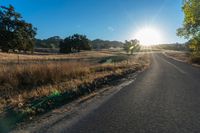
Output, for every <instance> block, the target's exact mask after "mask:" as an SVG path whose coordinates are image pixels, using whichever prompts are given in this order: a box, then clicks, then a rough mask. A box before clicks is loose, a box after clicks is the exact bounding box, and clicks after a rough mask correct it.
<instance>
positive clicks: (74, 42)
mask: <svg viewBox="0 0 200 133" xmlns="http://www.w3.org/2000/svg"><path fill="white" fill-rule="evenodd" d="M89 42H90V41H89V39H88V38H87V37H86V36H85V35H79V34H74V35H72V36H69V37H67V38H65V39H64V41H61V42H60V52H61V53H72V52H80V50H91V46H90V45H89Z"/></svg>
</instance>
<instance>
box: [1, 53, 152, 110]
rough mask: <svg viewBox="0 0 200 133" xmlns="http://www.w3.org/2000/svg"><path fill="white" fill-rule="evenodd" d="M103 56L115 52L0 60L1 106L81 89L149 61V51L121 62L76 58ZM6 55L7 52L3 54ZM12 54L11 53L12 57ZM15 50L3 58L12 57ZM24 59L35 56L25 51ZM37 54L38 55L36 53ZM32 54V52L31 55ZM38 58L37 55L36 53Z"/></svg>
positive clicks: (137, 68)
mask: <svg viewBox="0 0 200 133" xmlns="http://www.w3.org/2000/svg"><path fill="white" fill-rule="evenodd" d="M91 54H92V55H94V56H93V57H95V59H97V58H98V59H99V58H100V59H101V58H104V57H108V56H111V55H112V56H113V55H114V54H116V53H112V52H110V53H109V52H105V51H104V52H99V53H97V52H95V53H94V52H92V53H90V52H88V53H87V52H83V53H80V54H73V55H65V56H64V55H55V57H54V55H44V57H40V58H41V60H43V58H45V59H46V58H47V59H50V58H58V59H60V58H75V59H74V60H73V62H64V61H60V62H51V61H50V62H45V63H44V62H43V63H25V64H1V65H0V68H1V69H0V91H1V93H0V110H1V111H3V110H4V109H5V108H8V107H9V108H10V107H12V108H13V107H14V108H21V107H23V106H26V104H27V103H28V102H30V101H31V100H35V99H39V98H42V97H46V96H49V95H51V94H52V93H55V92H59V93H65V92H66V91H69V90H74V91H79V90H78V89H79V86H81V85H87V84H90V83H92V82H94V81H95V80H96V79H104V78H105V77H107V76H109V75H113V74H119V75H120V74H123V72H124V71H128V70H134V71H137V70H141V69H142V68H144V67H146V65H147V64H148V63H149V60H148V55H146V54H140V55H137V56H130V57H127V60H129V61H127V60H124V61H120V62H118V63H105V64H100V63H94V62H89V61H79V60H78V61H77V59H80V58H85V59H89V58H91ZM3 55H6V54H3ZM10 56H11V57H10ZM13 56H16V55H13V54H11V55H10V54H9V55H7V56H6V57H5V58H4V59H6V58H9V59H12V60H15V59H14V58H13ZM20 56H24V57H23V58H24V59H26V60H27V59H28V60H33V58H31V59H30V58H29V56H26V55H20ZM37 56H38V55H37ZM31 57H32V56H31ZM33 57H34V58H35V55H34V56H33Z"/></svg>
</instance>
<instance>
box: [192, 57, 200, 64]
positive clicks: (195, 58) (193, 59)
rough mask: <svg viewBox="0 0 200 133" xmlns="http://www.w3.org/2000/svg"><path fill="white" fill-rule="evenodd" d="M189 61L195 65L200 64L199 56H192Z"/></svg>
mask: <svg viewBox="0 0 200 133" xmlns="http://www.w3.org/2000/svg"><path fill="white" fill-rule="evenodd" d="M190 61H191V62H192V63H195V64H200V56H192V57H191V59H190Z"/></svg>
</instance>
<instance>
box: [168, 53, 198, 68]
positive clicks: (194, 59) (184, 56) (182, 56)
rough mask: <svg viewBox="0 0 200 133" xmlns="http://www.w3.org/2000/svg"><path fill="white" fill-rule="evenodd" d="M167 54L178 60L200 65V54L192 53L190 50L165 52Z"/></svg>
mask: <svg viewBox="0 0 200 133" xmlns="http://www.w3.org/2000/svg"><path fill="white" fill-rule="evenodd" d="M165 54H166V55H167V56H169V57H171V58H174V59H176V60H179V61H182V62H186V63H190V64H194V65H195V64H196V65H200V56H197V55H191V53H189V52H180V51H168V52H165Z"/></svg>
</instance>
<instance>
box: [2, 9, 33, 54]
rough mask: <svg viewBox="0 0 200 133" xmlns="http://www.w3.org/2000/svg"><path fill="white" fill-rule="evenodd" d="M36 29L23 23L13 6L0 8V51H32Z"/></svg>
mask: <svg viewBox="0 0 200 133" xmlns="http://www.w3.org/2000/svg"><path fill="white" fill-rule="evenodd" d="M35 35H36V28H34V27H33V26H32V24H30V23H27V22H25V21H24V20H23V19H22V16H21V14H20V13H17V12H16V11H15V9H14V7H13V6H11V5H9V7H5V6H0V49H1V50H2V51H3V52H8V51H9V50H13V51H15V50H19V51H21V50H23V51H32V50H33V47H34V39H35Z"/></svg>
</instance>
